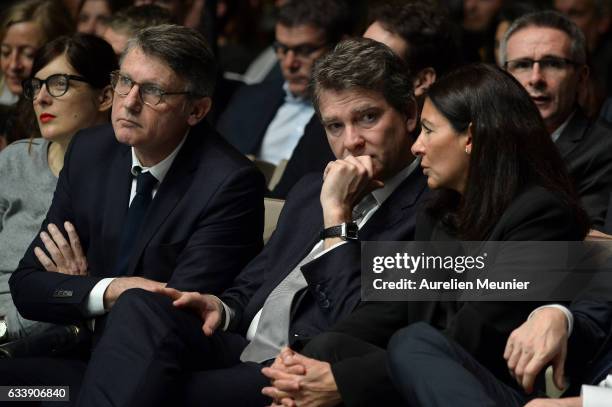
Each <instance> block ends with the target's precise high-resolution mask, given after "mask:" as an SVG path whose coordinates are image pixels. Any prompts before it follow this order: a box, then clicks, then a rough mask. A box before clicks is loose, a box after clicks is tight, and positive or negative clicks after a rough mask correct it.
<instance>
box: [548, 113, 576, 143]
mask: <svg viewBox="0 0 612 407" xmlns="http://www.w3.org/2000/svg"><path fill="white" fill-rule="evenodd" d="M574 114H576V111H575V110H574V111H573V112H572V114H570V115H569V116H568V117H567V119H566V120H565V121H564V122H563V124H562V125H561V126H559V127H557V129H556V130H555V131H553V132H552V133H551V135H550V138H551V139H552V141H553V143H556V142H557V140H559V137H561V133H563V130H565V128H566V127H567V124H568V123H569V122H570V120H572V117H574Z"/></svg>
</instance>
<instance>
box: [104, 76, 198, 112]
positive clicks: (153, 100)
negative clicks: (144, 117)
mask: <svg viewBox="0 0 612 407" xmlns="http://www.w3.org/2000/svg"><path fill="white" fill-rule="evenodd" d="M134 85H138V95H140V100H141V101H142V103H144V104H145V105H149V106H155V105H158V104H159V103H161V101H162V99H163V97H164V96H166V95H191V96H197V95H195V94H193V93H191V92H186V91H183V92H166V91H165V90H163V89H162V88H160V87H159V86H157V85H153V84H151V83H138V82H136V81H133V80H132V79H131V78H130V77H129V76H126V75H123V74H122V73H121V72H119V71H113V72H111V86H112V87H113V90H114V91H115V93H117V94H118V95H120V96H127V94H128V93H130V91H131V90H132V88H133V87H134Z"/></svg>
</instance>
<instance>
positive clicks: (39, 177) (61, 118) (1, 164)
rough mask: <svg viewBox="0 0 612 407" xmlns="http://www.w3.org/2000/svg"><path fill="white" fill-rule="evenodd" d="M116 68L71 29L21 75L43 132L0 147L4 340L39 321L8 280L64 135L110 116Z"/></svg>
mask: <svg viewBox="0 0 612 407" xmlns="http://www.w3.org/2000/svg"><path fill="white" fill-rule="evenodd" d="M116 69H117V62H116V58H115V54H114V52H113V49H112V47H111V46H110V45H109V44H108V43H107V42H105V41H104V40H102V39H100V38H98V37H95V36H92V35H88V34H76V35H74V36H73V37H59V38H57V39H55V40H54V41H51V42H50V43H48V44H46V45H45V46H44V47H43V48H42V49H41V50H40V51H39V52H38V53H37V55H36V58H35V59H34V62H33V65H32V75H31V76H30V78H29V79H26V80H25V81H24V82H23V92H24V96H25V97H26V98H27V99H29V100H31V103H32V104H33V108H34V112H35V114H36V119H37V122H38V126H39V127H40V133H41V135H42V138H33V139H30V140H19V141H16V142H15V143H13V144H11V145H9V146H8V147H7V148H6V149H5V150H3V151H2V152H1V153H0V174H2V182H0V248H2V249H1V251H2V255H1V256H0V316H3V315H4V320H5V323H6V326H7V327H8V334H9V338H10V339H16V338H19V337H21V336H26V335H28V334H30V333H32V332H36V331H39V330H40V329H42V327H43V325H42V324H35V323H33V322H32V321H27V320H24V319H22V318H21V317H20V316H19V315H18V313H17V311H16V309H15V307H14V305H13V303H12V300H11V296H10V292H9V289H8V279H9V277H10V274H11V273H12V272H13V270H15V269H16V268H17V264H18V262H19V260H20V259H21V257H22V256H23V254H24V253H25V251H26V249H27V248H28V246H29V244H30V243H31V241H32V240H33V238H34V236H35V235H36V233H37V231H38V230H39V228H40V225H41V223H42V221H43V219H44V217H45V215H46V213H47V210H48V208H49V206H50V205H51V199H52V198H53V192H54V190H55V185H56V183H57V178H58V175H59V172H60V170H61V169H62V167H63V164H64V155H65V153H66V149H67V148H68V145H69V143H70V140H71V139H72V137H73V136H74V135H75V133H77V132H78V131H79V130H81V129H83V128H87V127H91V126H95V125H99V124H103V123H106V122H108V121H109V118H110V107H111V105H112V97H113V92H112V89H111V86H110V73H111V72H112V71H114V70H116ZM0 322H2V321H0ZM1 333H2V327H1V326H0V335H1Z"/></svg>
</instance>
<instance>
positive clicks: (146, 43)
mask: <svg viewBox="0 0 612 407" xmlns="http://www.w3.org/2000/svg"><path fill="white" fill-rule="evenodd" d="M134 48H138V49H140V50H141V51H142V52H143V53H144V54H145V55H147V56H151V57H155V58H158V59H160V60H161V61H163V62H165V63H166V64H168V66H169V67H170V69H172V70H173V71H174V72H175V73H176V74H177V75H178V76H179V77H181V78H182V79H184V80H186V81H187V88H186V89H185V91H187V92H190V93H191V95H192V96H195V97H202V96H211V95H212V93H213V91H214V88H215V78H216V74H217V68H216V64H215V58H214V55H213V53H212V51H211V50H210V48H209V46H208V43H207V42H206V40H205V39H204V37H203V36H202V34H200V33H199V32H197V31H196V30H193V29H191V28H187V27H183V26H179V25H174V24H162V25H158V26H154V27H148V28H145V29H143V30H140V31H138V33H137V34H136V36H135V37H133V38H130V40H129V41H128V43H127V45H126V47H125V50H124V51H123V53H122V54H121V58H120V62H121V63H122V62H123V59H124V58H125V56H126V55H127V54H128V53H129V52H130V51H131V50H132V49H134Z"/></svg>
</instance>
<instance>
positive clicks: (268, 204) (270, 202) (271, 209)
mask: <svg viewBox="0 0 612 407" xmlns="http://www.w3.org/2000/svg"><path fill="white" fill-rule="evenodd" d="M283 205H285V201H283V200H282V199H274V198H264V207H265V210H266V216H265V221H264V233H263V241H264V244H266V243H268V240H270V236H272V233H274V230H275V229H276V224H277V223H278V217H279V216H280V213H281V210H282V209H283Z"/></svg>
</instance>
